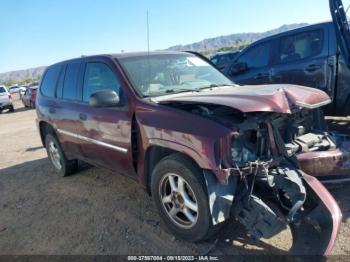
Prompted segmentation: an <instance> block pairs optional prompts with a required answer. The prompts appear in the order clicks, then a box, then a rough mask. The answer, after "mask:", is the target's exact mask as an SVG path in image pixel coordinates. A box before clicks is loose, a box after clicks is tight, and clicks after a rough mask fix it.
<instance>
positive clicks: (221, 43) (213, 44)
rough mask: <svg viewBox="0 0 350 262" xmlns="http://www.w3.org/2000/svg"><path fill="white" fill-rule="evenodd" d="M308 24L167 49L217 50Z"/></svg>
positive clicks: (229, 36) (211, 39)
mask: <svg viewBox="0 0 350 262" xmlns="http://www.w3.org/2000/svg"><path fill="white" fill-rule="evenodd" d="M306 25H307V24H305V23H301V24H290V25H283V26H281V27H279V28H276V29H273V30H270V31H266V32H263V33H240V34H232V35H226V36H219V37H214V38H208V39H204V40H202V41H200V42H197V43H193V44H188V45H176V46H172V47H169V48H168V49H167V50H173V51H185V50H187V51H199V52H203V51H211V50H217V49H220V48H222V47H226V46H236V45H245V44H249V43H252V42H254V41H257V40H259V39H262V38H265V37H268V36H271V35H274V34H278V33H282V32H285V31H289V30H293V29H296V28H300V27H303V26H306Z"/></svg>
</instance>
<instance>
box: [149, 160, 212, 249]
mask: <svg viewBox="0 0 350 262" xmlns="http://www.w3.org/2000/svg"><path fill="white" fill-rule="evenodd" d="M180 180H181V181H182V182H183V185H184V186H183V188H184V190H180V188H179V184H178V183H179V181H180ZM171 185H173V186H171ZM175 186H176V187H175ZM173 189H176V190H173ZM151 193H152V197H153V200H154V202H155V205H156V207H157V209H158V212H159V214H160V216H161V218H162V220H163V221H164V223H165V224H166V226H167V227H168V229H169V230H170V231H171V233H172V234H173V235H174V236H175V237H176V238H178V239H182V240H185V241H191V242H198V241H202V240H205V239H208V238H209V237H211V236H212V235H213V234H215V233H216V231H217V227H214V226H213V225H212V222H211V215H210V210H209V204H208V195H207V190H206V186H205V183H204V178H203V175H202V174H201V172H200V170H198V168H197V167H196V166H195V165H194V164H193V163H192V162H191V161H190V160H189V159H187V158H186V157H184V156H182V155H180V154H173V155H170V156H168V157H165V158H164V159H162V160H161V161H160V162H159V163H158V164H157V165H156V167H155V168H154V170H153V173H152V177H151ZM162 199H164V200H165V201H167V202H165V203H163V201H162ZM171 199H172V200H171ZM189 200H190V201H189ZM186 203H187V204H186ZM189 207H190V208H189ZM173 209H174V210H177V211H176V212H177V213H174V212H171V210H173ZM196 209H197V212H195V211H194V210H196ZM185 213H186V214H187V215H185ZM171 214H173V215H171ZM191 215H192V216H191ZM189 217H190V218H191V219H192V221H191V220H190V219H189ZM193 218H194V219H193Z"/></svg>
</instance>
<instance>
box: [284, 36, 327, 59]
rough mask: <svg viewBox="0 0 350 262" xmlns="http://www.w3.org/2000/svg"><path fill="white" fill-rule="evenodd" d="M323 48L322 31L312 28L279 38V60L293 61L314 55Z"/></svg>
mask: <svg viewBox="0 0 350 262" xmlns="http://www.w3.org/2000/svg"><path fill="white" fill-rule="evenodd" d="M322 49H323V31H322V30H313V31H309V32H303V33H299V34H295V35H291V36H285V37H282V38H281V41H280V48H279V55H278V58H279V62H282V63H285V62H293V61H298V60H301V59H305V58H309V57H313V56H316V55H318V54H320V53H321V52H322Z"/></svg>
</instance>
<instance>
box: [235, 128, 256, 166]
mask: <svg viewBox="0 0 350 262" xmlns="http://www.w3.org/2000/svg"><path fill="white" fill-rule="evenodd" d="M253 134H256V133H255V132H247V133H246V134H244V135H241V136H239V137H236V138H234V139H233V143H232V146H231V155H232V161H233V163H235V164H237V165H238V166H246V165H247V164H248V163H249V162H253V161H255V160H256V159H257V152H256V148H257V147H256V139H254V137H252V136H254V135H253ZM254 140H255V141H254ZM254 142H255V143H254Z"/></svg>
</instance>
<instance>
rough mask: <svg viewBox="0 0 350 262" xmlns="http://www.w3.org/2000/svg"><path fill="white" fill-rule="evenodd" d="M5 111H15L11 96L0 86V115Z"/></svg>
mask: <svg viewBox="0 0 350 262" xmlns="http://www.w3.org/2000/svg"><path fill="white" fill-rule="evenodd" d="M5 109H8V110H9V111H10V112H14V111H15V108H14V107H13V103H12V96H11V94H10V93H9V91H8V90H7V88H6V87H5V86H0V114H1V113H2V111H3V110H5Z"/></svg>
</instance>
